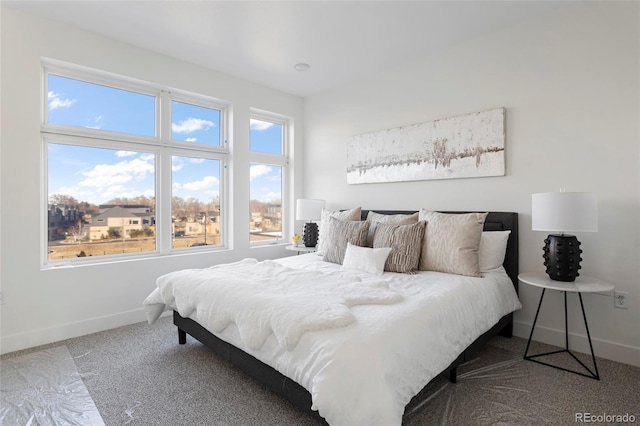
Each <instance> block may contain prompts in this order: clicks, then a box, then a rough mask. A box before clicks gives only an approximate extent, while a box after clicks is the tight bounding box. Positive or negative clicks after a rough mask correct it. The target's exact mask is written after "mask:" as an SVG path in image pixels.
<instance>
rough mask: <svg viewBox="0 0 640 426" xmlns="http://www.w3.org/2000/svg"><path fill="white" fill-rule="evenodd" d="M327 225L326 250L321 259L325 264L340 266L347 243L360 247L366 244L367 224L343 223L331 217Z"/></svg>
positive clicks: (359, 222)
mask: <svg viewBox="0 0 640 426" xmlns="http://www.w3.org/2000/svg"><path fill="white" fill-rule="evenodd" d="M327 224H328V226H327V227H326V229H325V234H324V236H325V240H326V242H327V247H328V248H327V250H326V251H325V253H324V257H323V260H325V261H327V262H333V263H339V264H341V265H342V261H343V260H344V254H345V252H346V251H347V245H348V243H351V244H353V245H354V246H361V247H362V246H364V245H365V244H366V242H367V231H368V230H369V222H366V221H358V222H355V221H345V220H338V219H336V218H335V217H331V218H329V221H328V223H327Z"/></svg>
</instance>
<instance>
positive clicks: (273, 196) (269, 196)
mask: <svg viewBox="0 0 640 426" xmlns="http://www.w3.org/2000/svg"><path fill="white" fill-rule="evenodd" d="M280 199H282V195H281V194H280V193H279V192H268V193H266V194H263V195H262V197H260V200H261V201H276V200H280Z"/></svg>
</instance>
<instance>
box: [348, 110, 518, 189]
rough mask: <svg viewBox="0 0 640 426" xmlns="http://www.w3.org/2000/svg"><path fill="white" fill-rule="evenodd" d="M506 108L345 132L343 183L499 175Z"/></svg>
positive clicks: (502, 165)
mask: <svg viewBox="0 0 640 426" xmlns="http://www.w3.org/2000/svg"><path fill="white" fill-rule="evenodd" d="M504 122H505V109H504V108H496V109H492V110H489V111H481V112H476V113H473V114H467V115H461V116H458V117H450V118H443V119H440V120H434V121H428V122H424V123H418V124H413V125H409V126H402V127H396V128H393V129H388V130H382V131H377V132H371V133H364V134H361V135H357V136H353V137H350V138H349V140H348V141H347V183H349V184H359V183H374V182H399V181H409V180H430V179H456V178H472V177H484V176H504V175H505V165H504V139H505V132H504Z"/></svg>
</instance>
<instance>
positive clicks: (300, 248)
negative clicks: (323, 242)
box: [285, 245, 318, 254]
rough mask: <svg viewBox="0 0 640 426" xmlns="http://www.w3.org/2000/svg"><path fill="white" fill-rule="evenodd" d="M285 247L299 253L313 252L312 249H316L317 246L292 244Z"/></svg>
mask: <svg viewBox="0 0 640 426" xmlns="http://www.w3.org/2000/svg"><path fill="white" fill-rule="evenodd" d="M285 249H287V250H291V251H297V252H298V254H300V253H313V252H314V251H316V250H318V248H317V247H306V246H294V245H288V246H286V247H285Z"/></svg>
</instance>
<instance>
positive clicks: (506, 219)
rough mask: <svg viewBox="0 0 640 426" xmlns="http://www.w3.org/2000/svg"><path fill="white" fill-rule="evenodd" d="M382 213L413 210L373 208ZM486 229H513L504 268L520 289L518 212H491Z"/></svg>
mask: <svg viewBox="0 0 640 426" xmlns="http://www.w3.org/2000/svg"><path fill="white" fill-rule="evenodd" d="M371 211H374V212H376V213H380V214H412V213H415V212H416V211H415V210H413V211H411V210H371ZM368 213H369V210H362V215H361V219H362V220H365V219H366V218H367V214H368ZM442 213H456V214H460V213H471V212H447V211H444V212H442ZM484 230H485V231H511V233H510V234H509V240H508V241H507V252H506V254H505V256H504V263H503V266H504V269H505V270H506V271H507V275H509V278H511V281H512V282H513V287H514V288H515V289H516V292H517V291H518V271H519V267H518V264H519V257H518V213H513V212H489V214H488V215H487V219H486V220H485V221H484Z"/></svg>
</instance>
